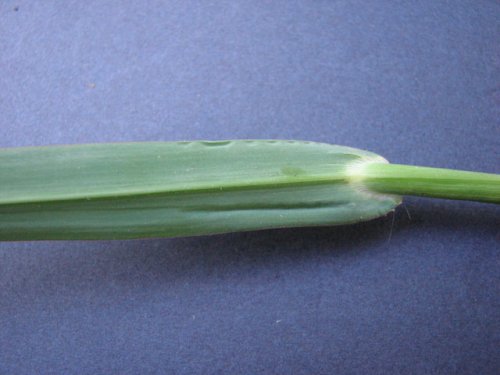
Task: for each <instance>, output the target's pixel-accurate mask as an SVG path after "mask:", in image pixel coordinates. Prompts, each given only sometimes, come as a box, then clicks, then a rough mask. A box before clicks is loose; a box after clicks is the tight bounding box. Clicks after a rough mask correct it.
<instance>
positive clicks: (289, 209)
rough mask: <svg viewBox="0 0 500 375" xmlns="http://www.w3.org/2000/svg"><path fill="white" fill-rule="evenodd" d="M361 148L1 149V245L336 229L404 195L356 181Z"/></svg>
mask: <svg viewBox="0 0 500 375" xmlns="http://www.w3.org/2000/svg"><path fill="white" fill-rule="evenodd" d="M372 162H379V163H380V162H384V163H385V162H386V161H385V160H384V159H383V158H382V157H380V156H378V155H376V154H373V153H370V152H367V151H362V150H358V149H353V148H349V147H343V146H334V145H328V144H322V143H314V142H300V141H222V142H202V141H199V142H157V143H128V144H96V145H77V146H49V147H32V148H13V149H3V150H0V240H39V239H126V238H142V237H172V236H188V235H202V234H212V233H223V232H231V231H243V230H256V229H264V228H277V227H293V226H313V225H335V224H347V223H352V222H358V221H362V220H368V219H371V218H375V217H378V216H381V215H384V214H386V213H387V212H389V211H391V210H392V209H394V207H395V206H397V205H398V204H399V203H400V201H401V199H400V197H399V196H393V195H387V194H378V193H369V192H366V191H365V190H364V189H360V188H359V186H357V183H355V182H353V181H351V180H350V175H349V167H350V166H352V165H356V164H357V163H358V164H359V163H372Z"/></svg>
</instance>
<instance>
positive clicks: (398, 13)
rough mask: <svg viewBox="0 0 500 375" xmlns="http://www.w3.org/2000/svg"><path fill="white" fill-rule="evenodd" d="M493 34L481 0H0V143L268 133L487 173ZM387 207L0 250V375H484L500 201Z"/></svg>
mask: <svg viewBox="0 0 500 375" xmlns="http://www.w3.org/2000/svg"><path fill="white" fill-rule="evenodd" d="M499 40H500V4H499V3H498V2H497V1H486V0H471V1H434V0H428V1H418V2H417V1H263V0H252V1H243V0H241V1H235V0H232V1H186V0H178V1H163V2H161V1H125V0H123V1H23V0H18V1H12V0H3V1H1V2H0V146H3V147H7V146H8V147H10V146H25V145H45V144H68V143H89V142H120V141H159V140H166V141H167V140H169V141H170V140H192V139H235V138H286V139H304V140H315V141H322V142H329V143H338V144H344V145H349V146H354V147H359V148H364V149H368V150H371V151H375V152H377V153H380V154H382V155H383V156H385V157H387V158H388V159H389V160H391V161H393V162H398V163H410V164H421V165H427V166H441V167H449V168H460V169H474V170H481V171H485V172H496V173H498V172H500V169H499V167H500V163H499V162H500V159H499V152H498V151H499V141H500V134H499V129H500V127H499V121H498V119H499V116H500V110H499V108H500V89H499V87H500V49H499V44H498V42H499ZM0 183H1V182H0ZM405 207H406V209H407V211H408V213H409V215H408V214H407V212H406V210H405V209H404V208H400V209H399V210H398V211H397V212H396V214H395V215H394V216H388V217H385V218H381V219H379V220H374V221H372V222H369V223H363V224H358V225H353V226H349V227H335V228H321V229H314V228H312V229H293V230H274V231H261V232H252V233H242V234H229V235H217V236H211V237H199V238H183V239H170V240H147V241H116V242H112V241H109V242H41V243H33V242H32V243H1V244H0V373H2V374H35V373H36V374H112V373H116V374H149V373H151V374H212V373H214V374H332V373H336V374H402V373H405V374H444V373H454V374H498V373H499V372H498V371H499V369H500V351H499V348H500V302H499V301H500V284H499V283H500V281H499V280H500V252H499V244H500V237H499V228H500V215H499V214H500V210H499V209H498V208H497V207H495V206H494V205H488V204H476V203H468V202H452V201H445V200H426V199H419V198H408V199H406V201H405ZM391 228H392V229H391Z"/></svg>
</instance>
